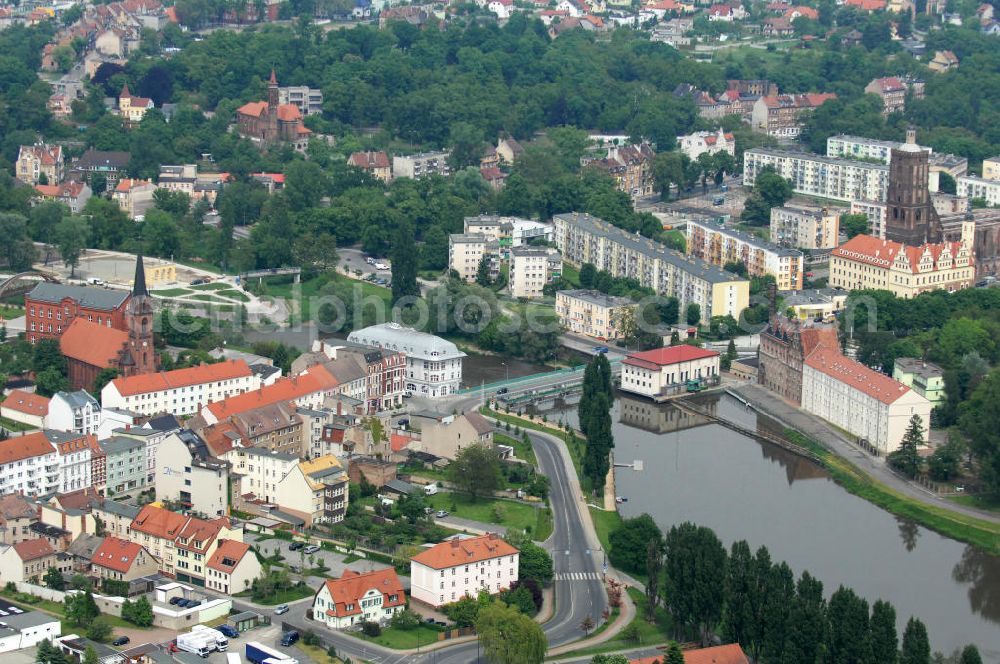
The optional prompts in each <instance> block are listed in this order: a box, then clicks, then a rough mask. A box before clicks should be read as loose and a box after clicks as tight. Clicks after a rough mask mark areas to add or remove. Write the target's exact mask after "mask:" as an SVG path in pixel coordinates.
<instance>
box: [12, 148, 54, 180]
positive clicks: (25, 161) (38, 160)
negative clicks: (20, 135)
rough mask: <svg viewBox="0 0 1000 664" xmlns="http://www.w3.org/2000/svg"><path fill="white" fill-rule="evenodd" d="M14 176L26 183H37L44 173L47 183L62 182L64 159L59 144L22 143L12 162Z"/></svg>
mask: <svg viewBox="0 0 1000 664" xmlns="http://www.w3.org/2000/svg"><path fill="white" fill-rule="evenodd" d="M14 173H15V177H17V179H18V180H20V181H21V182H25V183H27V184H32V185H34V184H38V182H39V180H40V179H41V177H42V176H43V175H44V176H45V179H46V181H47V184H57V183H59V182H62V179H63V177H64V176H65V161H64V160H63V151H62V146H61V145H48V144H46V143H35V144H34V145H22V146H21V149H20V150H19V151H18V153H17V162H15V164H14Z"/></svg>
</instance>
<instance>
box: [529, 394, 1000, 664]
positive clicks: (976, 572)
mask: <svg viewBox="0 0 1000 664" xmlns="http://www.w3.org/2000/svg"><path fill="white" fill-rule="evenodd" d="M699 401H700V403H699V406H700V407H701V408H702V409H706V408H707V409H709V410H711V411H714V412H715V413H716V414H718V415H721V416H724V417H726V418H727V419H732V420H734V421H738V422H739V423H740V424H742V425H744V426H748V427H754V426H756V427H759V428H758V430H761V429H767V430H772V431H774V430H777V431H780V430H781V428H780V427H779V426H778V425H776V424H775V423H774V422H773V421H770V420H768V419H767V418H766V417H764V416H758V415H757V414H756V413H754V412H753V411H750V412H747V411H746V410H745V409H744V408H743V406H742V404H740V403H739V402H738V401H737V400H735V399H733V398H732V397H729V396H728V395H723V396H706V397H702V398H701V399H700V400H699ZM544 405H545V404H543V406H544ZM549 406H552V404H549ZM546 412H547V416H548V419H549V421H558V420H560V419H562V418H565V419H566V420H567V421H569V422H571V423H573V424H575V423H576V413H575V407H574V406H571V405H567V404H561V403H560V404H556V405H555V408H553V409H552V410H547V411H546ZM613 416H614V422H615V423H614V435H615V460H616V462H618V463H631V462H632V461H633V460H641V461H642V462H643V470H642V471H633V470H632V469H630V468H618V469H616V471H615V482H616V489H617V492H618V494H619V495H622V496H625V497H627V498H628V502H626V503H624V504H622V505H620V506H619V507H620V512H621V514H622V516H623V517H633V516H636V515H638V514H641V513H643V512H648V513H649V514H651V515H652V516H653V518H654V519H656V521H657V523H658V524H659V525H660V527H661V528H662V529H663V530H664V531H666V530H667V529H669V528H670V526H671V525H674V524H677V523H681V522H683V521H692V522H694V523H697V524H700V525H704V526H708V527H710V528H712V529H713V530H715V532H716V533H717V534H718V536H719V538H720V539H721V540H722V541H723V543H724V544H725V545H726V546H727V547H728V546H729V545H731V544H732V543H733V542H734V541H736V540H740V539H745V540H747V541H748V542H749V543H750V546H751V548H752V549H756V548H757V547H759V546H766V547H767V548H768V549H769V550H770V552H771V557H772V559H773V560H775V561H780V560H785V561H787V562H788V564H789V565H790V566H791V567H792V569H793V570H795V572H796V575H798V574H799V573H801V572H802V571H803V570H809V572H810V573H811V574H813V575H814V576H816V577H818V578H819V579H821V580H822V581H823V584H824V586H825V589H826V593H827V596H829V594H830V593H831V592H833V591H834V590H835V589H836V588H837V586H838V585H840V584H843V585H845V586H848V587H851V588H853V589H854V590H855V591H856V592H858V593H859V594H861V595H862V596H864V597H865V598H867V599H868V601H869V603H871V602H874V601H875V600H876V599H879V598H882V599H885V600H888V601H890V602H891V603H892V604H893V605H894V606H895V607H896V613H897V618H898V622H899V630H900V635H902V630H903V627H904V625H905V623H906V620H907V619H908V618H909V617H910V616H911V615H914V616H917V617H919V618H920V619H921V620H923V621H924V623H925V624H926V625H927V630H928V633H929V635H930V638H931V647H932V648H933V649H934V650H939V651H942V652H945V653H949V652H951V651H952V650H953V649H955V648H958V647H961V646H964V645H966V644H968V643H975V644H976V645H977V646H979V648H980V652H981V654H982V656H983V660H984V661H987V662H1000V558H997V557H994V556H991V555H988V554H985V553H983V552H981V551H979V550H978V549H975V548H974V547H971V546H967V545H965V544H962V543H961V542H957V541H955V540H952V539H948V538H946V537H943V536H941V535H939V534H937V533H935V532H933V531H930V530H927V529H925V528H922V527H920V526H917V525H916V524H914V523H913V522H910V521H907V520H905V519H898V518H896V517H894V516H892V515H891V514H889V513H888V512H885V511H884V510H882V509H880V508H878V507H875V506H874V505H872V504H871V503H869V502H867V501H865V500H862V499H861V498H858V497H856V496H853V495H851V494H849V493H847V492H846V491H845V490H844V489H842V488H841V487H840V486H838V485H837V484H836V483H835V482H833V481H832V480H831V479H830V477H829V476H828V475H827V473H826V472H825V471H824V470H823V469H822V468H820V467H819V466H816V465H815V464H813V463H812V462H810V461H808V460H806V459H804V458H802V457H799V456H797V455H795V454H792V453H790V452H786V451H785V450H783V449H781V448H779V447H777V446H774V445H771V444H769V443H764V442H761V441H758V440H756V439H753V438H750V437H748V436H744V435H742V434H739V433H737V432H734V431H732V430H730V429H727V428H725V427H723V426H721V425H718V424H714V423H709V422H707V421H706V420H705V419H704V418H699V417H696V416H691V415H687V414H685V413H682V412H681V411H679V410H677V409H676V408H673V407H671V406H670V405H667V404H665V405H656V404H653V403H651V402H648V401H645V400H641V399H636V398H631V397H626V396H620V397H619V398H618V399H617V400H616V402H615V408H614V412H613Z"/></svg>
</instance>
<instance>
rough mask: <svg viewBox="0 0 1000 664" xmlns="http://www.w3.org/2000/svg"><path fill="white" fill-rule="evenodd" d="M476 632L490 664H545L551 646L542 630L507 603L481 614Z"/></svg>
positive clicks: (485, 610)
mask: <svg viewBox="0 0 1000 664" xmlns="http://www.w3.org/2000/svg"><path fill="white" fill-rule="evenodd" d="M476 632H477V633H478V634H479V643H480V644H481V645H482V648H483V654H484V655H485V656H486V661H488V662H490V664H541V662H542V660H543V659H545V650H546V648H547V642H546V639H545V633H544V632H543V631H542V628H541V626H540V625H539V624H538V623H536V622H535V621H534V620H532V619H531V618H529V617H528V616H526V615H524V614H522V613H521V612H520V611H518V610H517V609H515V608H513V607H509V606H507V605H505V604H504V603H503V602H494V603H492V604H490V605H489V606H486V607H484V608H482V609H480V611H479V615H478V616H477V618H476Z"/></svg>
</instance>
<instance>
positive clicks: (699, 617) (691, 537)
mask: <svg viewBox="0 0 1000 664" xmlns="http://www.w3.org/2000/svg"><path fill="white" fill-rule="evenodd" d="M665 541H666V549H665V550H666V565H665V572H666V584H665V586H664V590H663V596H664V601H665V603H666V606H667V609H668V610H669V611H670V614H671V615H672V616H673V617H674V621H675V624H677V625H679V626H680V625H684V626H686V627H687V628H688V629H689V630H691V631H692V633H694V634H697V636H698V638H699V640H700V641H701V642H702V643H703V644H705V643H708V642H709V637H710V634H711V631H712V630H713V629H714V628H715V626H716V625H718V624H719V620H720V619H721V618H722V607H723V603H724V600H725V575H724V574H721V573H720V571H721V570H725V568H726V549H725V548H724V547H723V546H722V543H721V542H719V539H718V537H716V535H715V533H714V532H712V531H711V530H710V529H709V528H705V527H701V526H696V525H694V524H692V523H682V524H680V525H679V526H673V527H672V528H671V529H670V532H668V533H667V536H666V540H665Z"/></svg>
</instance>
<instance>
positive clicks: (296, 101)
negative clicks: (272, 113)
mask: <svg viewBox="0 0 1000 664" xmlns="http://www.w3.org/2000/svg"><path fill="white" fill-rule="evenodd" d="M278 103H279V104H292V105H293V106H298V108H299V112H300V113H302V115H316V114H318V113H322V112H323V91H322V90H318V89H316V88H310V87H309V86H308V85H290V86H288V87H280V88H278Z"/></svg>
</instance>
